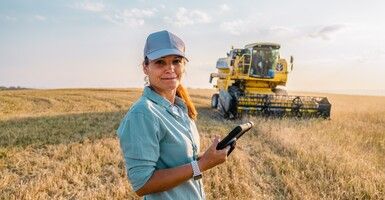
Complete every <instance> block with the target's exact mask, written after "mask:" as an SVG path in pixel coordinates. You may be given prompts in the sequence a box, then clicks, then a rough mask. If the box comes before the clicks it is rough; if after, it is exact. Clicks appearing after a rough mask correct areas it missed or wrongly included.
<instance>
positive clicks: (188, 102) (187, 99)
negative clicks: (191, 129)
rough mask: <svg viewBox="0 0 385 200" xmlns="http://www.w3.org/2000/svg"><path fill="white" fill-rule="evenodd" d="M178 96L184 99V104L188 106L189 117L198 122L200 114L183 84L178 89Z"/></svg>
mask: <svg viewBox="0 0 385 200" xmlns="http://www.w3.org/2000/svg"><path fill="white" fill-rule="evenodd" d="M176 96H178V97H180V98H181V99H183V101H184V103H185V104H186V106H187V110H188V116H189V117H190V118H191V119H193V120H196V119H197V116H198V112H197V110H196V109H195V106H194V103H193V102H192V101H191V97H190V95H189V94H188V91H187V89H186V88H185V87H184V86H183V85H182V84H181V83H180V84H179V86H178V87H177V89H176Z"/></svg>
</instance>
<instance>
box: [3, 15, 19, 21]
mask: <svg viewBox="0 0 385 200" xmlns="http://www.w3.org/2000/svg"><path fill="white" fill-rule="evenodd" d="M0 19H2V20H4V21H8V22H15V21H17V18H16V17H12V16H8V15H6V16H4V17H1V18H0Z"/></svg>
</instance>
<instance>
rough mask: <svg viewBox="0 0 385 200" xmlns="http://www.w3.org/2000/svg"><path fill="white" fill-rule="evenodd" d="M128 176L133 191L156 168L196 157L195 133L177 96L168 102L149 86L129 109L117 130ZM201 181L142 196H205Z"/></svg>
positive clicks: (176, 165) (193, 123)
mask: <svg viewBox="0 0 385 200" xmlns="http://www.w3.org/2000/svg"><path fill="white" fill-rule="evenodd" d="M117 133H118V135H119V139H120V146H121V149H122V152H123V154H124V159H125V162H126V170H127V175H128V179H129V181H130V183H131V185H132V188H133V189H134V190H135V191H137V190H139V189H140V188H141V187H143V185H144V184H145V183H146V182H147V181H148V180H149V179H150V177H151V176H152V174H153V173H154V172H155V171H156V170H159V169H167V168H173V167H178V166H181V165H185V164H188V163H190V162H191V161H193V160H196V158H197V157H198V154H199V148H200V143H199V134H198V130H197V128H196V125H195V122H194V121H193V120H191V119H190V118H189V117H188V114H187V107H186V105H185V104H184V102H183V101H182V99H180V98H179V97H176V98H175V105H172V104H171V103H170V102H169V101H168V100H166V99H165V98H164V97H162V96H160V95H159V94H157V93H156V92H155V91H153V90H152V89H151V88H150V87H145V88H144V91H143V95H142V97H141V98H140V99H139V100H138V101H137V102H135V103H134V105H133V106H132V107H131V108H130V110H129V111H128V113H127V114H126V116H125V117H124V119H123V120H122V122H121V123H120V126H119V128H118V130H117ZM204 196H205V195H204V191H203V184H202V181H201V180H198V181H195V180H194V179H192V178H191V179H189V180H188V181H186V182H184V183H182V184H180V185H178V186H176V187H174V188H172V189H170V190H167V191H164V192H158V193H152V194H148V195H146V196H145V197H144V199H194V200H195V199H205V197H204Z"/></svg>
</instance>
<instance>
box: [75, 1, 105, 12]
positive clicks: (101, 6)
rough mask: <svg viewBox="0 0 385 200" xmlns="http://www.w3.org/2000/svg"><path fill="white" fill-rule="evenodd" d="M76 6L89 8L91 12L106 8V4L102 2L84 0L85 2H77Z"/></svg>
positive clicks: (83, 8)
mask: <svg viewBox="0 0 385 200" xmlns="http://www.w3.org/2000/svg"><path fill="white" fill-rule="evenodd" d="M75 7H76V8H78V9H82V10H87V11H91V12H101V11H103V10H104V7H105V6H104V4H103V3H100V2H89V1H86V2H83V3H77V4H76V5H75Z"/></svg>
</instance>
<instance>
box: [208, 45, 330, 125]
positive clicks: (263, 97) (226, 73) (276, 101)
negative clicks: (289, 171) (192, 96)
mask: <svg viewBox="0 0 385 200" xmlns="http://www.w3.org/2000/svg"><path fill="white" fill-rule="evenodd" d="M279 48H280V45H279V44H274V43H254V44H248V45H246V46H245V48H242V49H234V48H232V49H231V50H230V52H229V53H227V57H225V58H219V59H218V61H217V66H216V68H217V69H218V72H217V73H212V74H211V75H210V83H212V80H213V78H216V79H217V81H216V84H215V85H214V87H216V88H218V90H219V93H217V94H214V95H213V96H212V100H211V106H212V108H217V109H219V110H220V111H221V113H222V114H223V115H224V117H225V118H236V117H239V116H240V115H242V114H244V113H252V114H260V115H264V116H295V117H323V118H329V117H330V109H331V104H330V103H329V101H328V99H327V98H326V97H310V96H290V95H287V92H286V91H285V90H284V89H282V88H279V87H278V86H285V85H286V82H287V76H288V73H289V69H288V68H289V66H288V63H287V61H286V60H285V59H283V58H281V57H280V54H279ZM292 69H293V57H292V56H291V57H290V71H291V70H292Z"/></svg>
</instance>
